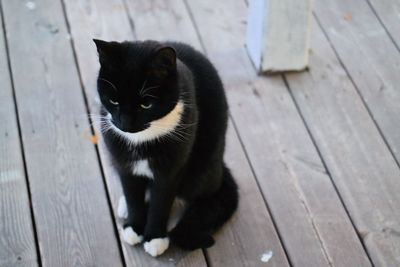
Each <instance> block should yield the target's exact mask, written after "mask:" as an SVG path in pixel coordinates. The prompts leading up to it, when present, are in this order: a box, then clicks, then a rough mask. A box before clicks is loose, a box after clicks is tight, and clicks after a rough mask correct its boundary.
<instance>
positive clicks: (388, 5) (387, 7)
mask: <svg viewBox="0 0 400 267" xmlns="http://www.w3.org/2000/svg"><path fill="white" fill-rule="evenodd" d="M365 1H367V2H368V3H369V4H370V5H371V7H372V8H373V9H374V11H375V13H376V15H377V16H378V18H379V19H380V21H381V22H382V23H383V25H384V26H385V27H386V29H387V30H388V32H389V34H390V36H391V37H392V38H393V40H394V41H395V42H396V44H397V47H400V23H399V22H400V19H399V11H400V2H399V1H396V0H385V1H379V0H365ZM373 20H375V19H373Z"/></svg>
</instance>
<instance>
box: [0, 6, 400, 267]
mask: <svg viewBox="0 0 400 267" xmlns="http://www.w3.org/2000/svg"><path fill="white" fill-rule="evenodd" d="M0 2H1V14H0V17H1V22H2V23H1V25H0V26H1V31H0V86H1V89H0V102H1V104H0V119H1V128H0V266H51V267H53V266H145V267H148V266H176V265H178V266H215V267H217V266H232V267H233V266H279V267H281V266H299V267H300V266H302V267H314V266H315V267H323V266H330V267H332V266H345V267H359V266H400V169H399V166H400V164H399V162H400V19H399V14H398V12H399V10H400V2H399V1H397V0H351V1H348V0H331V1H315V3H314V4H315V9H314V16H313V30H312V40H311V43H312V44H311V46H312V51H311V63H310V69H309V71H307V72H304V73H290V74H285V75H276V76H272V77H263V76H257V75H256V73H255V70H254V68H253V66H252V65H251V63H250V61H249V58H248V55H247V53H246V50H245V47H244V40H245V38H244V36H245V27H246V15H247V14H246V1H245V0H224V1H215V0H202V1H200V0H199V1H197V0H196V1H191V0H168V1H166V0H157V1H156V0H151V1H149V0H113V1H109V0H80V1H74V0H40V1H39V0H33V1H27V0H15V1H14V0H1V1H0ZM92 38H102V39H106V40H120V41H122V40H127V39H128V40H136V39H157V40H164V39H170V40H181V41H184V42H188V43H190V44H192V45H193V46H195V47H196V48H198V49H199V50H201V51H203V52H204V53H206V54H207V55H208V56H209V58H210V59H211V60H212V62H214V63H215V65H216V67H217V68H218V70H219V71H220V74H221V76H222V78H223V81H224V84H225V87H226V91H227V95H228V99H229V103H230V112H231V116H230V128H229V132H228V135H227V151H226V161H227V164H228V165H229V167H230V168H231V169H232V171H233V173H234V175H235V177H236V178H237V181H238V183H239V185H240V194H241V202H240V207H239V211H238V212H237V213H236V215H235V216H234V218H233V219H232V220H231V221H230V222H229V224H227V226H225V227H224V228H223V229H222V230H221V231H220V232H219V233H218V234H217V235H216V239H217V243H216V245H215V246H213V247H212V248H210V249H207V250H198V251H194V252H191V253H186V252H183V251H180V250H179V249H176V248H172V249H170V250H169V251H168V252H167V253H166V254H165V255H163V256H161V257H159V258H157V259H153V258H151V257H150V256H149V255H147V254H146V253H145V252H144V251H143V249H142V247H141V246H138V247H130V246H128V245H127V244H125V243H123V242H121V238H120V236H119V234H118V231H119V230H118V229H119V228H120V227H121V221H119V220H118V219H116V216H115V211H116V206H117V202H118V198H119V196H120V195H121V188H120V185H119V181H118V177H117V176H116V174H115V173H114V172H113V170H112V168H111V167H110V164H109V160H108V155H107V152H106V150H105V148H104V146H103V143H102V141H101V140H100V141H99V143H98V144H96V142H94V141H96V140H93V138H91V135H92V132H93V131H95V132H97V130H96V129H97V126H96V124H95V125H94V126H91V124H90V123H91V121H90V120H89V119H88V117H87V114H88V113H96V112H97V109H98V98H97V92H96V74H97V71H98V68H99V66H98V63H97V53H96V49H95V46H94V44H93V43H92V41H91V39H92ZM289 41H290V40H289ZM264 253H266V254H269V253H272V257H271V258H270V259H269V261H268V262H263V261H262V260H261V258H262V255H263V254H264Z"/></svg>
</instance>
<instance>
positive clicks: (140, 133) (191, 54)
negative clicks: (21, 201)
mask: <svg viewBox="0 0 400 267" xmlns="http://www.w3.org/2000/svg"><path fill="white" fill-rule="evenodd" d="M94 42H95V44H96V47H97V52H98V54H99V61H100V70H99V75H98V79H97V87H98V93H99V97H100V100H101V104H102V106H101V111H100V113H101V130H102V135H103V138H104V141H105V144H106V147H107V148H108V150H109V152H110V154H111V158H112V162H113V165H114V166H115V168H116V170H117V172H118V174H119V176H120V180H121V184H122V188H123V192H124V196H125V201H126V203H125V201H124V200H122V202H121V201H120V202H121V203H120V207H119V209H120V212H119V213H121V216H123V217H126V219H125V222H124V225H123V230H122V238H123V239H124V241H125V242H127V243H129V244H130V245H135V244H138V243H140V242H142V241H144V249H145V251H146V252H147V253H149V254H150V255H152V256H158V255H161V254H162V253H163V252H164V251H165V250H166V249H167V248H168V246H169V242H170V240H171V242H172V243H175V244H176V245H178V246H179V247H181V248H183V249H187V250H193V249H197V248H207V247H210V246H212V245H213V244H214V242H215V241H214V239H213V237H212V234H213V233H214V232H215V231H216V230H218V229H219V228H220V227H221V226H222V225H223V224H224V223H225V222H226V221H228V219H229V218H230V217H231V216H232V215H233V213H234V212H235V210H236V209H237V206H238V200H239V196H238V187H237V184H236V183H235V181H234V179H233V177H232V175H231V173H230V171H229V169H228V168H227V167H226V166H225V164H224V161H223V154H224V148H225V134H226V130H227V119H228V106H227V101H226V97H225V93H224V89H223V85H222V82H221V80H220V78H219V76H218V73H217V71H216V69H215V68H214V67H213V65H212V64H211V63H210V61H209V60H208V59H207V58H206V57H205V56H204V55H203V54H201V53H200V52H198V51H197V50H195V49H194V48H192V47H191V46H189V45H187V44H183V43H178V42H157V41H135V42H128V41H126V42H106V41H102V40H96V39H94ZM146 191H148V192H149V193H150V197H149V198H150V199H149V201H148V202H146V200H145V198H146V196H145V195H146ZM175 199H181V200H183V201H184V202H185V206H186V209H185V210H184V212H183V215H182V217H181V218H180V220H179V221H178V223H177V225H176V226H175V227H174V228H173V229H172V230H171V231H170V232H168V231H167V222H168V218H169V215H170V212H171V206H172V204H173V202H174V200H175ZM124 204H125V205H126V210H125V211H124V208H125V206H124ZM124 215H125V216H124Z"/></svg>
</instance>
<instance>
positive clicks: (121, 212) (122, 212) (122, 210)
mask: <svg viewBox="0 0 400 267" xmlns="http://www.w3.org/2000/svg"><path fill="white" fill-rule="evenodd" d="M117 215H118V217H119V218H121V219H126V218H128V206H127V205H126V199H125V197H124V196H121V197H120V198H119V201H118V210H117Z"/></svg>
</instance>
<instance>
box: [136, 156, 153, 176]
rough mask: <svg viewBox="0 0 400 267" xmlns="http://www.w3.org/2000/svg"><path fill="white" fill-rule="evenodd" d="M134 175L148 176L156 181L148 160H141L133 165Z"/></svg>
mask: <svg viewBox="0 0 400 267" xmlns="http://www.w3.org/2000/svg"><path fill="white" fill-rule="evenodd" d="M133 164H134V165H133V168H132V173H133V174H135V175H141V176H146V177H148V178H151V179H154V174H153V171H152V170H151V169H150V167H149V161H148V160H147V159H141V160H138V161H135V163H133Z"/></svg>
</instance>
